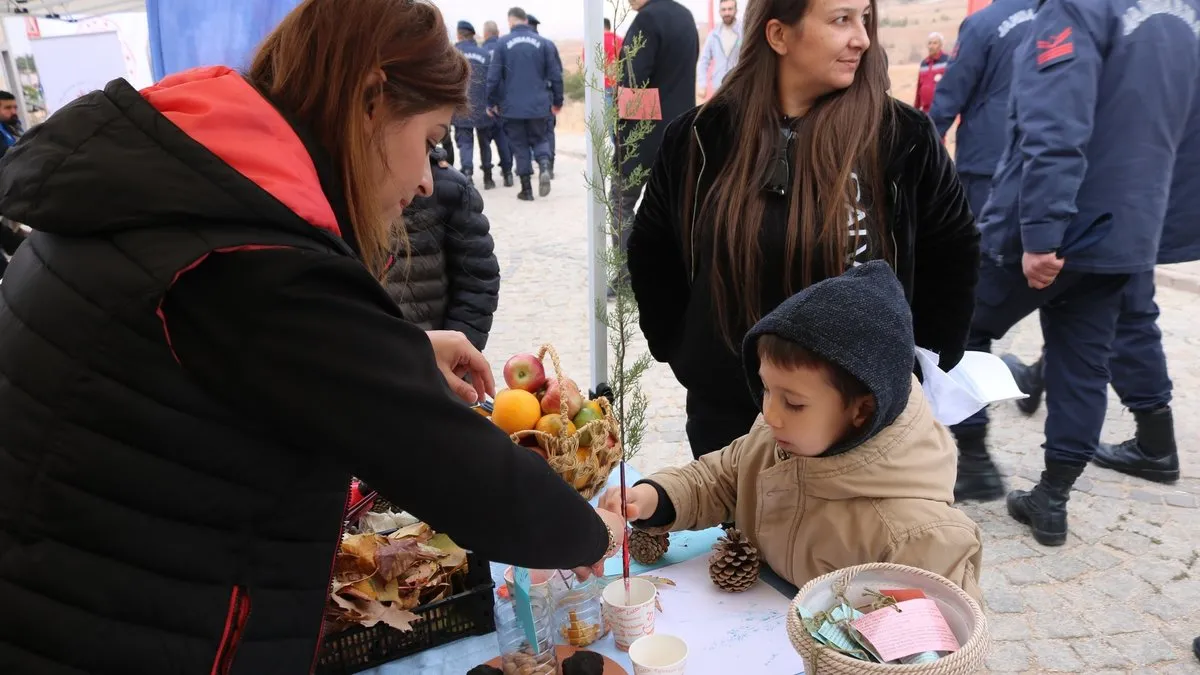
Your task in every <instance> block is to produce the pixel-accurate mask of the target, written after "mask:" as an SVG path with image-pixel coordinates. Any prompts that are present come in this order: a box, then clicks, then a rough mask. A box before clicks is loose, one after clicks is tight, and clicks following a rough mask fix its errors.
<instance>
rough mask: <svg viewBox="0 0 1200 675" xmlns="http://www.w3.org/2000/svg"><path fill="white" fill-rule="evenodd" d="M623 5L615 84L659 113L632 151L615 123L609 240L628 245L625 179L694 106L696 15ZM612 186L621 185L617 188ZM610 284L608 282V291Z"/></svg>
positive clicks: (635, 193) (630, 207)
mask: <svg viewBox="0 0 1200 675" xmlns="http://www.w3.org/2000/svg"><path fill="white" fill-rule="evenodd" d="M629 6H630V7H631V8H632V9H633V10H634V11H636V12H637V16H636V17H634V19H633V23H632V24H630V26H629V30H627V31H626V32H625V40H624V42H623V43H622V45H621V49H622V58H626V59H628V60H629V65H628V66H623V67H622V68H621V72H620V73H619V78H618V82H619V85H620V86H621V87H632V88H643V87H644V88H647V89H654V90H656V91H657V93H658V99H659V104H660V107H661V110H662V119H661V120H658V121H656V122H653V123H651V125H650V126H651V129H650V133H648V134H646V136H645V137H643V138H642V140H641V141H640V142H638V144H637V148H636V151H633V152H630V151H626V150H623V148H624V147H625V139H627V138H628V135H629V134H630V133H631V132H632V131H633V130H634V129H635V128H636V126H637V123H635V122H622V123H619V124H618V125H617V134H616V135H617V146H616V153H615V154H616V160H617V161H618V162H620V164H619V166H620V170H621V174H622V176H623V177H624V178H625V182H626V183H627V184H625V185H623V186H618V185H614V186H613V194H612V199H613V201H614V202H615V204H616V210H617V217H618V219H619V220H618V222H620V223H622V227H621V228H620V229H621V232H620V234H618V232H616V231H614V232H613V234H612V245H613V246H614V247H615V246H619V247H621V249H622V250H627V249H628V245H629V236H630V233H631V232H632V231H633V227H632V225H633V218H634V208H635V207H636V206H637V203H638V199H640V198H641V195H642V190H643V188H644V185H632V184H628V183H629V181H628V179H629V177H630V176H631V175H632V174H633V172H634V171H635V170H636V169H637V168H638V167H643V168H645V169H649V168H650V167H651V166H652V165H653V164H654V161H655V157H657V156H658V149H659V146H660V145H661V144H662V142H663V132H664V131H665V129H666V127H667V124H669V123H670V122H671V120H673V119H675V118H676V117H679V116H680V115H682V114H684V113H685V112H687V111H689V110H691V109H693V108H695V107H696V59H697V58H698V57H699V56H700V35H699V34H698V33H697V32H696V18H695V17H694V16H692V13H691V11H690V10H688V8H686V7H684V6H683V5H681V4H679V3H678V2H676V1H675V0H630V2H629ZM639 36H640V40H641V43H642V47H641V49H639V50H637V53H636V54H634V55H633V56H632V58H630V54H629V52H630V48H631V46H632V45H634V44H636V42H637V41H638V40H639ZM618 104H619V102H618ZM618 187H621V188H622V189H619V190H618ZM614 229H616V228H614ZM612 281H614V282H615V281H616V280H612ZM613 286H614V284H613V283H610V285H609V296H610V297H611V296H612V295H613ZM742 431H745V429H742Z"/></svg>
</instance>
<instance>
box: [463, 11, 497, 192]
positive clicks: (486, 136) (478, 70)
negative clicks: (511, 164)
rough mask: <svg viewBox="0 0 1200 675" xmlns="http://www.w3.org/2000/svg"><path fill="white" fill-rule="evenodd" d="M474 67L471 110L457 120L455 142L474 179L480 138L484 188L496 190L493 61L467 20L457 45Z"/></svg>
mask: <svg viewBox="0 0 1200 675" xmlns="http://www.w3.org/2000/svg"><path fill="white" fill-rule="evenodd" d="M454 46H455V47H456V48H457V49H458V51H460V52H462V55H463V56H465V57H466V58H467V61H468V62H469V63H470V64H471V85H470V86H471V88H470V91H469V94H468V98H469V99H470V103H469V104H468V105H470V110H468V111H467V112H466V113H465V114H461V115H456V116H455V117H454V143H455V145H457V146H458V156H459V161H460V166H461V167H462V172H463V175H464V176H466V177H467V180H472V175H473V174H474V173H475V166H474V160H475V136H476V135H477V134H478V136H479V159H480V163H481V164H482V165H483V186H484V188H485V189H489V190H490V189H491V188H494V187H496V181H495V180H493V179H492V146H491V136H492V134H491V129H492V126H493V125H492V119H491V118H490V117H488V114H487V76H488V64H489V62H490V61H491V59H490V58H489V57H488V53H487V50H486V49H484V48H483V47H480V46H479V45H478V44H476V42H475V26H472V25H471V23H470V22H468V21H459V22H458V42H457V43H456V44H455V45H454Z"/></svg>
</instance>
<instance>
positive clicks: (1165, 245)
mask: <svg viewBox="0 0 1200 675" xmlns="http://www.w3.org/2000/svg"><path fill="white" fill-rule="evenodd" d="M1193 260H1200V83H1198V84H1197V85H1196V94H1195V98H1193V99H1192V116H1191V119H1189V120H1188V125H1187V128H1186V129H1185V130H1184V132H1183V142H1181V143H1180V144H1179V153H1178V154H1177V155H1176V156H1175V174H1174V176H1173V177H1172V179H1171V197H1170V200H1169V201H1168V202H1167V217H1166V218H1165V219H1164V220H1163V234H1162V242H1161V243H1160V244H1159V246H1158V263H1159V264H1160V265H1167V264H1170V263H1181V262H1191V261H1193Z"/></svg>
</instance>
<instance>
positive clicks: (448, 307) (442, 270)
mask: <svg viewBox="0 0 1200 675" xmlns="http://www.w3.org/2000/svg"><path fill="white" fill-rule="evenodd" d="M429 159H430V163H431V164H432V165H433V166H432V167H431V168H432V169H433V195H431V196H429V197H422V198H419V199H417V200H415V201H413V203H412V205H411V206H409V207H408V208H407V209H405V210H404V227H405V230H406V231H407V232H408V249H407V251H404V250H398V251H397V252H396V260H395V261H394V262H393V264H392V268H391V269H390V270H388V279H387V290H388V295H391V296H392V299H393V300H395V301H396V303H397V304H399V305H400V311H401V312H402V313H403V314H404V318H405V319H407V320H408V321H410V322H412V323H415V324H416V325H418V326H420V327H421V328H422V329H423V330H456V331H458V332H460V333H462V334H464V335H466V336H467V339H468V340H470V341H471V344H473V345H475V348H476V349H478V350H480V351H483V348H484V346H486V345H487V340H488V332H489V331H491V329H492V315H493V314H495V313H496V306H497V304H498V303H499V296H500V264H499V262H497V260H496V254H495V253H494V251H493V248H494V244H493V242H492V235H491V233H490V232H489V226H488V220H487V217H486V216H484V215H483V197H481V196H480V195H479V192H478V191H477V190H476V189H475V188H474V187H473V186H472V185H471V184H470V182H469V180H468V179H467V177H466V176H464V175H463V174H461V173H459V172H458V171H455V170H454V168H453V167H451V166H450V164H449V163H447V161H446V156H445V154H444V153H442V151H441V150H440V149H435V150H434V151H433V153H431V154H430V157H429ZM406 256H407V259H406Z"/></svg>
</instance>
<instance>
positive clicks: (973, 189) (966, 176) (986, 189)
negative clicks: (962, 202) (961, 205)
mask: <svg viewBox="0 0 1200 675" xmlns="http://www.w3.org/2000/svg"><path fill="white" fill-rule="evenodd" d="M958 181H959V182H960V183H962V186H963V190H964V191H965V192H966V193H967V204H969V205H970V206H971V213H972V214H973V215H974V216H975V221H976V222H978V221H979V214H981V213H983V205H984V204H986V203H987V200H988V195H989V194H991V191H992V177H991V176H984V175H981V174H977V173H959V174H958Z"/></svg>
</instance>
